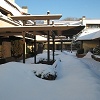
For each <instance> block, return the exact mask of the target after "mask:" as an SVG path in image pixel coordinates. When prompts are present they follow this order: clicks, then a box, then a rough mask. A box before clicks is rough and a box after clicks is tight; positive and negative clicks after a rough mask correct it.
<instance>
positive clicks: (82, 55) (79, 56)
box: [76, 53, 85, 58]
mask: <svg viewBox="0 0 100 100" xmlns="http://www.w3.org/2000/svg"><path fill="white" fill-rule="evenodd" d="M76 56H77V57H78V58H83V57H84V56H85V54H77V53H76Z"/></svg>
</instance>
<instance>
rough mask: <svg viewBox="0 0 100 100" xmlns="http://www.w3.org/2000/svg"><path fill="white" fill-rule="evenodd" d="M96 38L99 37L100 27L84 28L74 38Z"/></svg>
mask: <svg viewBox="0 0 100 100" xmlns="http://www.w3.org/2000/svg"><path fill="white" fill-rule="evenodd" d="M97 38H100V28H99V29H88V30H85V31H84V32H82V33H81V34H80V35H79V37H78V38H77V39H76V40H93V39H97Z"/></svg>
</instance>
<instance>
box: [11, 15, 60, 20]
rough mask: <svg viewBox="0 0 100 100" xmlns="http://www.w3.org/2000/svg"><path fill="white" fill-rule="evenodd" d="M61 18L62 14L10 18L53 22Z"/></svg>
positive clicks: (13, 17)
mask: <svg viewBox="0 0 100 100" xmlns="http://www.w3.org/2000/svg"><path fill="white" fill-rule="evenodd" d="M61 17H62V14H48V15H21V16H11V18H12V19H14V20H54V19H60V18H61Z"/></svg>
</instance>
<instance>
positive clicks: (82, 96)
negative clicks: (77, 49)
mask: <svg viewBox="0 0 100 100" xmlns="http://www.w3.org/2000/svg"><path fill="white" fill-rule="evenodd" d="M62 61H63V62H62V68H63V79H64V81H65V82H63V83H65V84H66V85H65V90H66V97H67V98H68V100H99V98H100V78H99V79H98V77H96V76H95V73H93V72H92V71H91V70H90V69H89V68H88V66H86V64H84V63H82V62H81V60H80V59H77V58H76V57H74V56H73V55H71V54H70V53H67V55H66V57H64V55H63V56H62ZM65 65H66V66H65Z"/></svg>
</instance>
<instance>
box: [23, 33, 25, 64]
mask: <svg viewBox="0 0 100 100" xmlns="http://www.w3.org/2000/svg"><path fill="white" fill-rule="evenodd" d="M22 36H23V63H25V32H24V31H23V32H22Z"/></svg>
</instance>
